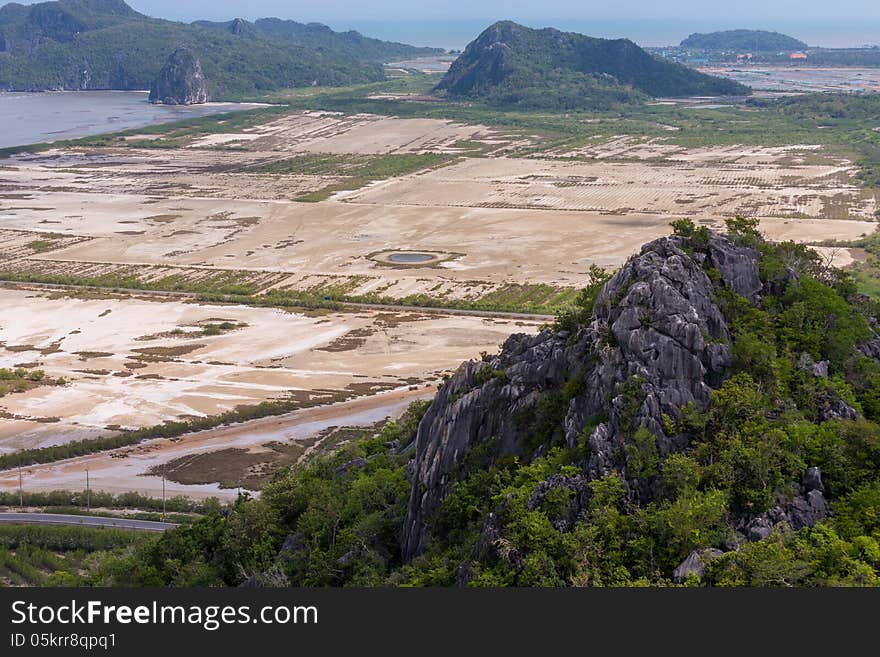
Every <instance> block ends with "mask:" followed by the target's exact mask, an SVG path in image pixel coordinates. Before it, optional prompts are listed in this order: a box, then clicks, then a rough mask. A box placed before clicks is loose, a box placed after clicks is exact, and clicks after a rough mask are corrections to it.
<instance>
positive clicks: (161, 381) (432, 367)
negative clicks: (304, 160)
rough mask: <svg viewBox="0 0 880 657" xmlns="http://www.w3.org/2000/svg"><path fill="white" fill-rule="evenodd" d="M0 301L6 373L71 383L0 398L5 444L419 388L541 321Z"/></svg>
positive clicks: (26, 296) (48, 298)
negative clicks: (267, 404) (38, 373)
mask: <svg viewBox="0 0 880 657" xmlns="http://www.w3.org/2000/svg"><path fill="white" fill-rule="evenodd" d="M0 303H2V306H3V309H4V313H3V314H2V317H0V367H3V368H14V367H22V366H24V367H27V368H28V369H37V368H39V369H41V370H44V371H45V372H46V374H47V375H48V377H50V378H52V379H57V378H63V379H64V380H65V381H66V382H67V383H66V384H65V385H60V386H56V385H45V386H39V387H36V388H34V389H32V390H29V391H27V392H24V393H18V394H11V395H7V396H6V397H4V398H0V411H2V413H3V417H4V419H3V420H2V423H0V452H9V451H13V450H15V449H21V448H27V447H36V446H46V445H52V444H58V443H63V442H66V441H69V440H76V439H82V438H88V437H94V436H96V435H100V434H106V433H112V432H113V431H117V430H119V429H130V428H138V427H144V426H151V425H155V424H160V423H162V422H164V421H166V420H176V419H187V418H191V417H204V416H206V415H215V414H218V413H221V412H223V411H226V410H230V409H233V408H235V407H236V406H239V405H253V404H257V403H259V402H261V401H267V400H274V399H285V398H293V399H295V400H301V401H303V402H304V403H307V402H310V401H311V402H314V401H315V400H322V399H330V400H336V399H341V398H345V397H350V396H361V395H368V394H373V393H375V392H378V391H382V390H389V389H405V388H408V387H410V386H418V387H421V388H424V387H425V385H426V384H433V383H435V382H436V381H437V380H439V379H440V378H441V377H442V375H443V374H444V373H446V372H448V371H449V370H450V369H451V368H454V367H455V366H456V365H457V364H458V363H459V362H461V361H463V360H467V359H469V358H472V357H475V356H478V355H479V354H480V352H481V351H492V350H495V349H497V347H498V345H499V344H500V343H501V342H503V341H504V340H505V339H506V338H507V336H508V335H510V334H511V333H514V332H516V331H518V330H526V331H529V330H533V328H534V323H524V322H521V321H520V322H514V321H511V320H503V319H490V318H483V317H458V316H438V315H425V314H417V313H387V312H380V311H364V312H344V313H341V312H338V313H330V312H315V313H311V314H309V315H306V314H302V313H291V312H288V311H285V310H278V309H272V308H251V307H246V306H230V305H222V306H219V305H218V306H212V305H206V304H195V303H185V302H181V301H169V300H156V299H149V298H119V297H115V298H94V299H93V298H79V297H72V296H66V295H64V294H59V293H49V292H37V291H25V290H9V289H0ZM212 327H213V328H212ZM221 327H222V328H221Z"/></svg>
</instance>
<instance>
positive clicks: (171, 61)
mask: <svg viewBox="0 0 880 657" xmlns="http://www.w3.org/2000/svg"><path fill="white" fill-rule="evenodd" d="M150 102H151V103H157V104H163V105H200V104H203V103H207V102H208V90H207V87H206V85H205V77H204V75H203V74H202V65H201V63H200V62H199V58H198V57H196V54H195V53H194V52H193V51H192V50H190V49H189V48H185V47H184V48H178V49H177V50H175V51H174V52H173V53H171V56H170V57H169V58H168V61H167V62H166V63H165V66H163V67H162V70H161V71H160V72H159V76H158V77H157V78H156V79H155V80H154V81H153V84H152V86H151V87H150Z"/></svg>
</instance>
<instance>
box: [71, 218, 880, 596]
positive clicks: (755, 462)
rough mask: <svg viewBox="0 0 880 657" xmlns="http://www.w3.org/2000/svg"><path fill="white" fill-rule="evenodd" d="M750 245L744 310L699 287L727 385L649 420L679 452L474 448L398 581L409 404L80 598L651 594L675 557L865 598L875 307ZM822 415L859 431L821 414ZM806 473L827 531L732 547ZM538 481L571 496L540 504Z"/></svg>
mask: <svg viewBox="0 0 880 657" xmlns="http://www.w3.org/2000/svg"><path fill="white" fill-rule="evenodd" d="M755 226H756V224H755V223H754V222H751V221H748V220H731V221H730V222H729V229H730V232H731V234H732V235H733V237H734V238H735V239H736V240H737V241H739V242H740V243H742V244H745V245H751V246H753V247H754V248H756V249H758V250H759V251H760V253H761V256H762V257H761V278H762V282H763V283H764V285H765V294H764V295H763V296H762V298H761V300H760V302H758V303H757V304H754V305H753V304H750V303H749V302H748V301H746V300H745V299H743V298H742V297H738V296H737V295H736V294H734V293H733V292H731V291H730V290H729V289H727V288H724V287H723V286H721V285H720V284H719V285H718V286H717V288H716V301H717V303H718V304H719V306H720V307H721V308H722V310H723V312H724V315H725V317H726V320H727V322H728V325H729V326H730V328H731V331H732V335H733V342H732V350H733V355H734V366H733V369H732V371H731V372H730V376H729V378H727V380H726V381H725V382H723V384H721V385H719V387H718V388H717V389H716V390H715V391H714V393H713V396H712V402H711V404H710V406H709V408H708V409H707V410H706V411H705V412H698V411H696V409H693V408H686V409H683V412H682V414H681V416H680V417H679V418H678V419H673V418H669V419H668V422H669V423H672V424H674V425H676V426H675V427H673V428H674V429H675V430H676V431H679V432H682V433H684V434H686V435H687V436H689V444H688V446H687V447H686V448H685V449H684V450H682V451H674V452H670V453H668V454H664V455H661V454H660V453H659V452H658V450H657V446H656V444H655V442H654V439H653V436H652V435H651V434H650V433H649V432H647V431H646V430H644V429H636V430H634V432H633V434H632V435H631V437H630V439H629V440H628V443H627V447H626V455H627V463H628V465H627V469H628V476H629V477H630V479H628V480H627V481H624V480H623V479H622V478H621V477H620V476H619V475H617V474H612V475H609V476H607V477H604V478H600V479H594V480H592V481H586V480H584V479H582V478H581V476H582V473H583V466H584V463H585V462H586V459H587V457H588V453H589V446H588V444H587V443H586V441H584V442H582V443H581V444H580V445H579V446H577V447H575V448H569V447H565V446H560V445H558V444H556V445H553V443H552V442H550V443H547V444H546V446H547V449H545V450H544V451H543V454H542V455H540V456H537V457H535V458H533V459H532V460H530V461H524V460H520V459H517V458H505V459H501V460H494V461H493V460H490V459H489V458H488V456H489V452H487V451H486V449H485V446H480V447H476V448H473V449H472V450H471V451H470V452H469V453H468V455H467V457H466V458H465V460H464V462H463V464H462V466H461V467H460V469H459V472H458V476H457V481H456V483H455V484H454V485H453V488H452V493H451V494H450V495H449V496H448V497H447V498H446V499H445V500H444V501H443V502H442V505H441V508H440V511H439V513H438V514H437V516H436V517H435V519H434V520H433V524H432V525H431V527H430V537H431V541H430V543H429V546H428V549H427V551H426V552H425V554H424V555H423V556H421V557H418V558H416V559H415V560H414V561H412V562H410V563H408V564H403V563H401V561H400V558H399V550H398V545H399V539H400V527H401V522H402V518H403V514H404V511H405V506H406V501H407V499H408V497H409V493H410V486H409V484H408V483H407V480H406V476H405V475H406V468H407V462H408V460H409V458H410V455H411V452H410V451H409V449H411V448H409V449H408V448H407V446H408V445H409V444H410V443H411V442H412V440H413V437H414V435H415V431H416V426H417V422H418V420H419V417H420V416H421V414H422V413H423V412H424V410H425V408H424V405H421V406H418V407H415V408H412V409H411V410H410V412H409V413H408V414H407V415H406V416H405V417H404V418H402V419H401V421H400V422H396V423H394V422H393V423H389V424H387V425H386V426H385V427H384V428H383V429H382V430H381V432H380V433H379V434H377V435H375V436H370V435H367V436H365V437H364V438H363V439H362V440H360V441H358V442H356V443H350V444H348V445H346V446H344V447H343V448H342V449H341V450H340V451H339V452H337V453H335V454H333V455H330V456H322V457H319V458H317V459H315V460H313V461H312V462H310V463H309V464H307V465H305V466H296V467H293V468H289V469H285V470H282V471H280V472H278V473H277V474H276V475H275V477H274V479H273V481H272V482H271V483H270V484H269V485H268V486H267V487H266V488H265V489H264V493H263V496H262V497H261V498H260V499H259V500H251V499H247V498H241V499H240V500H239V501H238V502H237V503H236V504H235V505H234V506H233V507H232V508H231V509H229V510H228V511H227V512H222V511H219V510H218V511H216V512H214V513H209V514H208V515H206V516H205V517H204V518H202V519H199V520H196V521H195V522H194V523H193V524H192V526H191V527H187V528H181V529H178V530H175V531H170V532H167V533H165V534H164V535H163V536H162V537H160V538H155V539H153V540H150V541H148V542H144V543H142V544H139V545H137V546H134V547H132V548H130V549H125V550H117V551H115V552H114V553H113V554H110V555H106V556H105V557H104V558H103V559H101V560H100V562H98V563H97V565H96V566H95V568H94V569H92V570H90V571H89V573H88V574H87V575H86V576H85V580H86V581H87V582H91V583H98V582H100V583H111V584H127V585H145V584H152V585H164V584H171V585H195V584H201V585H206V584H207V585H213V584H239V583H241V582H242V581H244V580H245V579H249V578H250V579H252V580H255V581H261V582H263V583H267V584H275V585H277V584H292V585H314V586H337V585H416V586H420V585H442V586H448V585H453V584H455V583H456V581H461V579H462V577H464V578H465V579H466V581H468V582H469V583H470V585H472V586H508V585H518V586H566V585H575V586H629V585H668V584H671V583H672V570H673V569H674V568H675V567H676V566H677V565H678V564H679V563H680V562H681V561H682V559H684V557H686V556H687V555H688V554H689V553H690V552H691V551H692V550H697V549H702V548H710V547H712V548H721V549H724V550H725V553H724V555H723V556H721V557H720V558H717V559H715V560H713V561H712V562H711V563H710V564H709V567H708V570H707V572H706V574H705V576H704V577H703V579H702V580H701V581H700V580H698V579H697V578H695V577H691V578H690V579H689V580H687V581H686V582H685V583H686V584H692V585H696V584H700V583H702V584H704V585H713V586H731V585H734V586H829V585H872V586H875V585H878V584H880V426H878V424H877V422H878V420H880V363H878V361H876V360H873V359H870V358H867V357H864V356H861V355H860V353H859V351H858V349H857V346H858V345H859V344H860V342H861V341H862V340H865V339H866V338H868V337H869V336H870V335H871V329H870V322H871V321H872V320H871V318H872V317H874V316H875V313H876V310H877V308H876V307H875V306H874V305H873V304H871V303H867V302H866V301H865V299H864V298H861V297H858V295H856V293H855V287H854V283H853V281H852V280H851V278H850V277H849V276H848V275H846V274H843V273H840V272H839V271H837V270H831V269H828V268H826V267H824V266H823V265H822V263H821V262H820V261H819V260H818V258H817V257H816V256H815V255H813V254H812V252H811V251H809V250H808V249H807V248H805V247H803V246H799V245H795V244H793V243H783V244H776V245H774V244H768V243H766V242H764V241H763V240H762V239H761V237H760V235H759V234H758V232H757V230H756V227H755ZM675 231H676V233H678V234H679V235H681V236H682V237H683V238H685V239H686V240H688V242H689V244H690V246H689V247H687V248H689V249H692V250H693V251H694V252H697V251H699V250H701V249H704V248H706V237H707V236H706V235H705V234H704V229H700V228H697V227H695V226H694V225H693V224H691V223H690V222H687V221H682V222H677V223H676V225H675ZM707 274H708V275H709V277H710V279H711V278H713V277H715V278H717V277H716V276H715V275H713V273H712V270H708V271H707ZM602 278H603V275H602V274H601V273H600V272H598V271H597V272H595V280H594V285H591V288H590V289H588V291H587V292H585V293H584V295H583V296H582V298H581V301H582V303H583V304H584V307H585V310H588V309H589V307H590V306H591V304H592V300H593V299H594V298H595V287H596V286H598V285H600V284H601V283H600V281H601V280H602ZM569 321H571V320H569ZM805 359H806V362H808V363H812V362H819V361H827V365H828V375H827V376H815V375H814V374H813V373H812V372H810V371H809V370H808V369H805V367H804V365H803V363H804V362H805ZM632 390H633V394H634V395H635V394H637V393H636V391H637V390H638V386H637V385H636V386H633V387H632ZM840 403H844V404H846V405H848V406H849V407H851V408H852V409H854V410H856V411H857V412H858V413H859V414H860V415H859V416H858V417H855V418H851V417H847V416H846V414H844V415H840V414H837V415H835V414H828V412H827V409H828V408H834V407H836V405H839V404H840ZM538 416H539V417H538V419H537V420H536V422H537V424H534V426H532V431H533V432H534V433H535V435H536V436H545V438H546V439H547V440H550V441H552V440H553V435H554V434H553V432H552V431H546V432H545V431H544V430H543V429H542V428H541V426H540V423H541V422H542V421H544V422H552V421H554V420H553V417H554V413H552V412H549V411H548V413H546V414H543V413H538ZM542 417H543V418H544V419H543V420H542V419H541V418H542ZM588 429H589V427H588ZM586 434H587V431H585V432H584V437H585V438H586ZM541 440H544V439H543V438H542V439H541ZM538 453H539V454H541V452H538ZM808 466H817V467H819V468H821V471H822V477H823V481H824V489H825V495H826V497H827V499H828V500H829V502H830V504H831V508H832V514H831V516H830V517H828V518H826V519H825V520H822V521H820V522H819V523H818V524H816V525H815V526H813V527H805V528H803V529H801V530H799V531H797V532H792V531H790V530H788V529H785V527H784V526H783V527H778V528H777V529H775V530H774V531H773V532H771V533H770V535H769V536H767V537H766V538H764V539H762V540H758V541H752V542H749V541H744V540H743V538H742V536H741V535H740V536H739V537H738V536H737V535H736V534H735V530H737V529H740V530H741V529H742V526H743V524H742V523H743V522H744V521H745V520H747V519H748V518H751V517H754V516H755V515H756V514H759V513H761V512H764V511H766V510H767V509H770V508H771V507H773V506H774V505H775V504H777V503H779V500H784V499H786V498H787V497H788V496H791V495H793V494H795V493H796V491H797V487H798V484H799V482H800V480H801V477H802V476H803V473H804V472H805V471H806V468H807V467H808ZM551 479H553V480H557V481H559V480H562V481H566V482H570V485H566V486H561V487H551V488H549V489H547V488H542V485H543V484H544V483H545V482H547V481H549V480H551ZM639 481H641V482H646V483H647V482H651V487H650V488H651V490H654V491H656V493H655V494H653V496H652V497H651V498H650V499H647V500H643V501H642V502H640V503H639V502H636V501H635V499H634V498H633V497H632V495H630V494H629V493H628V488H629V487H631V486H633V485H637V484H638V482H639ZM578 482H580V483H578ZM539 490H541V491H543V492H541V493H540V494H539V493H538V491H539ZM584 491H586V492H584ZM734 547H736V549H732V548H734Z"/></svg>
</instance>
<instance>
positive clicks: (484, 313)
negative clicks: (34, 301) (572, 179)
mask: <svg viewBox="0 0 880 657" xmlns="http://www.w3.org/2000/svg"><path fill="white" fill-rule="evenodd" d="M0 285H7V286H12V287H26V288H43V289H47V290H91V291H96V290H97V291H100V292H115V293H118V294H132V295H141V296H157V297H166V298H168V297H170V298H181V299H198V298H200V297H201V296H202V295H201V294H199V293H196V292H168V291H164V290H138V289H134V288H125V287H98V286H90V285H67V284H60V283H23V282H21V281H6V280H0ZM334 303H335V305H336V306H338V307H339V308H352V309H357V310H380V311H381V310H392V311H409V312H419V313H433V314H437V315H472V316H476V317H489V318H496V319H521V320H525V321H535V322H552V321H553V320H554V319H556V317H555V316H554V315H538V314H534V313H516V312H505V311H502V310H469V309H464V308H437V307H434V306H405V305H399V304H381V303H355V302H352V301H337V302H334Z"/></svg>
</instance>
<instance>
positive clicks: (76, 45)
mask: <svg viewBox="0 0 880 657" xmlns="http://www.w3.org/2000/svg"><path fill="white" fill-rule="evenodd" d="M243 25H244V26H245V27H243ZM264 28H265V29H264ZM182 45H187V46H189V47H191V48H192V50H193V51H194V52H195V53H196V55H197V56H198V58H199V59H200V60H201V64H202V68H203V70H204V74H205V79H206V81H207V84H208V93H209V96H210V97H211V98H212V99H214V100H218V99H231V98H235V97H237V96H240V95H242V94H254V93H264V92H266V91H269V90H273V89H281V88H287V87H301V86H310V85H315V84H320V85H331V86H332V85H342V84H351V83H355V82H366V81H370V80H381V79H382V78H383V77H384V73H383V70H382V66H381V65H380V64H379V63H378V62H379V61H381V60H384V59H386V58H400V57H410V56H418V55H422V54H430V53H433V52H435V51H433V50H430V49H421V48H414V47H412V46H406V45H404V44H393V43H386V42H383V41H379V40H376V39H367V38H365V37H363V36H361V35H360V34H358V33H356V32H347V33H344V34H339V33H336V32H333V31H332V30H330V29H329V28H327V27H325V26H322V25H300V24H298V23H293V22H292V21H288V22H285V21H278V22H277V23H274V22H271V21H270V22H268V23H263V22H261V23H260V24H258V25H252V24H250V23H244V21H238V22H235V25H233V24H231V23H230V24H212V23H195V24H192V25H187V24H184V23H175V22H172V21H165V20H159V19H155V18H150V17H147V16H144V15H142V14H139V13H138V12H136V11H134V10H133V9H131V8H130V7H129V6H128V5H126V4H125V2H123V1H122V0H60V1H59V2H44V3H40V4H37V5H33V6H24V5H19V4H14V3H10V4H7V5H5V6H3V7H2V8H0V89H10V90H19V91H29V90H43V89H73V90H77V89H145V88H149V86H150V83H151V82H152V81H153V79H154V78H155V77H156V75H157V74H158V72H159V70H160V68H161V67H162V65H163V64H164V63H165V61H166V59H167V58H168V56H169V55H170V54H171V52H172V51H174V50H175V49H176V48H178V47H179V46H182ZM84 62H85V64H84Z"/></svg>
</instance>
